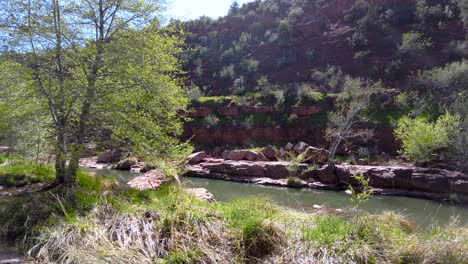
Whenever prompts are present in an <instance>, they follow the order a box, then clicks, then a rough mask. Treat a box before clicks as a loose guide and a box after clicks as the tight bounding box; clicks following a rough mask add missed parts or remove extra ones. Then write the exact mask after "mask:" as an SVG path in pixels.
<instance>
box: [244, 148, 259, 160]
mask: <svg viewBox="0 0 468 264" xmlns="http://www.w3.org/2000/svg"><path fill="white" fill-rule="evenodd" d="M257 156H258V152H256V151H252V150H247V151H246V154H245V159H246V160H250V161H254V160H257Z"/></svg>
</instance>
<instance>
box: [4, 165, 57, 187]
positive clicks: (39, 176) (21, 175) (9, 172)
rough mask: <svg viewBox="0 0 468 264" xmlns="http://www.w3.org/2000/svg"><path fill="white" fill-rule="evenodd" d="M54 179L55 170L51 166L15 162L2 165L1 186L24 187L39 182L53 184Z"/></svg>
mask: <svg viewBox="0 0 468 264" xmlns="http://www.w3.org/2000/svg"><path fill="white" fill-rule="evenodd" d="M54 179H55V170H54V168H53V166H52V165H49V164H41V163H39V164H36V163H33V162H29V161H13V162H12V163H8V164H4V165H0V185H3V186H7V187H12V186H24V185H27V184H31V183H37V182H51V181H53V180H54Z"/></svg>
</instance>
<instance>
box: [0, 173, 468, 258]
mask: <svg viewBox="0 0 468 264" xmlns="http://www.w3.org/2000/svg"><path fill="white" fill-rule="evenodd" d="M112 181H113V179H112V178H110V177H106V178H103V179H101V178H92V177H89V176H88V175H86V174H85V173H82V172H81V173H80V175H79V177H78V183H79V184H78V186H77V187H75V188H72V189H61V188H59V189H55V190H52V191H51V192H50V193H37V194H31V195H25V196H21V197H10V198H7V199H0V236H7V237H10V238H16V239H18V241H19V243H20V245H21V246H22V248H23V249H24V250H26V251H28V250H30V251H28V252H29V253H30V255H31V256H32V257H33V258H35V260H37V261H40V262H57V261H58V262H60V260H64V259H66V260H67V261H68V262H80V263H100V262H112V263H255V262H260V261H265V262H268V263H291V262H294V261H293V260H294V259H301V260H302V261H304V262H306V263H324V262H327V261H328V262H330V261H331V260H334V261H337V262H340V263H466V262H467V260H468V229H467V228H463V227H459V226H456V225H453V226H447V227H436V228H434V229H433V230H432V231H431V232H428V233H419V232H418V230H417V228H416V227H415V225H414V224H413V223H412V222H410V221H408V220H407V219H406V218H404V217H403V216H401V215H398V214H394V213H384V214H379V215H362V216H361V217H360V221H359V225H358V226H355V223H354V221H353V218H352V217H351V218H342V217H338V216H325V215H315V214H309V213H300V212H295V211H288V210H285V209H284V208H281V207H279V206H277V205H276V204H274V203H273V202H271V201H269V200H267V199H260V198H256V199H239V200H234V201H232V202H229V203H208V202H205V201H201V200H197V199H195V198H194V197H193V196H192V195H191V194H189V193H187V192H185V191H184V190H183V189H182V188H181V187H179V186H175V185H166V186H164V187H162V188H160V189H159V190H156V191H153V190H148V191H137V190H127V189H122V188H120V189H119V188H112V190H111V191H109V190H108V188H107V187H106V186H107V185H108V184H107V183H108V182H112ZM18 204H21V206H18ZM298 256H300V257H298ZM259 260H260V261H259ZM331 262H333V261H331Z"/></svg>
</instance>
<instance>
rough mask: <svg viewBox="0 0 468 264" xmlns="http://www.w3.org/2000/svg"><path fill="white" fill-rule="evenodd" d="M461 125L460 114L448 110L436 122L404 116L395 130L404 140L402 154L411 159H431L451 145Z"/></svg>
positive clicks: (397, 135)
mask: <svg viewBox="0 0 468 264" xmlns="http://www.w3.org/2000/svg"><path fill="white" fill-rule="evenodd" d="M459 125H460V116H458V115H451V114H450V113H448V112H447V113H446V114H445V115H443V116H441V117H439V118H438V119H437V121H436V122H430V121H429V120H428V119H427V118H424V117H418V118H414V119H412V118H408V117H404V118H402V119H400V120H399V122H398V127H397V129H396V130H395V137H396V138H397V139H399V140H401V142H402V149H401V150H400V154H402V155H404V156H405V157H406V158H408V159H409V160H411V161H417V162H427V161H431V160H433V159H434V155H435V154H436V152H437V151H439V150H443V149H446V148H448V147H449V146H450V144H451V142H452V139H453V137H454V134H455V132H456V129H457V128H458V126H459Z"/></svg>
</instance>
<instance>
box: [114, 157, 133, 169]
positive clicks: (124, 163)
mask: <svg viewBox="0 0 468 264" xmlns="http://www.w3.org/2000/svg"><path fill="white" fill-rule="evenodd" d="M136 164H138V159H137V158H135V157H130V158H126V159H124V160H121V161H119V162H118V163H117V165H116V166H115V169H116V170H130V168H131V167H132V166H133V165H136Z"/></svg>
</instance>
